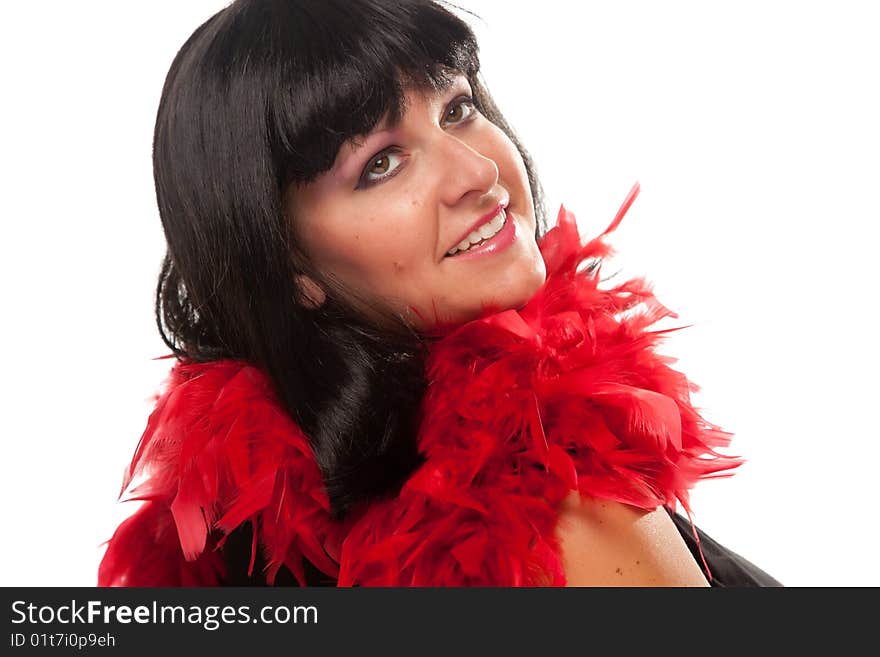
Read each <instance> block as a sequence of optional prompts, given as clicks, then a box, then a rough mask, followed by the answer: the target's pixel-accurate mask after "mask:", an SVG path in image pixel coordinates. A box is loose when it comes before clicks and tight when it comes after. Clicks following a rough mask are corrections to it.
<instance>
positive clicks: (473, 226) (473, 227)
mask: <svg viewBox="0 0 880 657" xmlns="http://www.w3.org/2000/svg"><path fill="white" fill-rule="evenodd" d="M509 204H510V199H506V200H504V201H502V202H501V203H497V204H496V205H495V207H494V208H492V209H491V210H489V212H487V213H486V214H484V215H483V216H482V217H480V218H479V219H477V220H476V221H474V223H472V224H471V227H470V228H468V229H467V230H466V231H464V232H463V233H462V234H461V235H459V237H458V239H457V240H456V241H455V242H453V243H452V244H450V245H449V247H448V248H447V249H446V250H445V251H444V252H443V254H444V255H445V254H447V253H449V252H450V251H451V250H452V249H453V248H455V246H456V245H458V244H461V242H462V240H464V238H465V237H467V236H468V235H470V234H471V233H472V232H474V231H475V230H476V229H477V228H479V227H480V226H482V225H483V224H484V223H486V222H487V221H489V220H490V219H492V218H493V217H494V216H495V215H496V214H498V213H499V212H501V209H502V208H506V207H507V206H508V205H509ZM493 239H494V238H493Z"/></svg>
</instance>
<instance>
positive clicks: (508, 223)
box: [448, 210, 517, 260]
mask: <svg viewBox="0 0 880 657" xmlns="http://www.w3.org/2000/svg"><path fill="white" fill-rule="evenodd" d="M494 216H495V215H494V214H490V215H488V218H489V219H491V218H492V217H494ZM484 223H485V220H484ZM478 225H480V224H478ZM469 234H470V233H468V235H469ZM516 238H517V231H516V221H515V220H514V217H513V215H512V214H511V213H510V211H509V210H508V211H507V218H506V219H505V220H504V225H503V226H502V227H501V230H499V231H498V232H497V233H496V234H495V235H493V236H492V237H491V238H490V239H488V240H486V241H485V242H483V243H482V244H480V245H479V246H474V247H471V248H470V249H468V250H467V251H465V252H464V253H456V254H455V255H454V256H448V258H449V259H450V260H473V259H474V258H482V257H483V256H489V255H494V254H496V253H501V252H502V251H504V250H506V249H507V248H508V247H509V246H510V245H511V244H513V243H514V242H515V241H516ZM462 239H464V238H463V237H462Z"/></svg>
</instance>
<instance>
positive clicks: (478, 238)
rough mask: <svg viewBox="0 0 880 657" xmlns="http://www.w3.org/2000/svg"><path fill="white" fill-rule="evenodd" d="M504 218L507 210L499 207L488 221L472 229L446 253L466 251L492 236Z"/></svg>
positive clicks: (453, 253) (499, 228) (502, 223)
mask: <svg viewBox="0 0 880 657" xmlns="http://www.w3.org/2000/svg"><path fill="white" fill-rule="evenodd" d="M505 219H507V212H505V210H504V208H501V211H500V212H499V213H498V214H496V215H495V216H494V217H493V218H492V219H491V220H490V221H487V222H486V223H484V224H483V225H482V226H480V227H479V228H477V229H476V230H474V231H472V232H471V234H470V235H468V236H467V237H465V238H464V239H463V240H462V241H461V242H459V243H458V244H456V245H455V246H454V247H453V248H452V249H450V250H449V251H447V252H446V255H450V256H451V255H455V254H456V253H459V252H461V251H467V250H469V249H470V248H471V247H472V246H474V245H475V244H479V243H480V242H482V241H483V240H487V239H489V238H490V237H493V236H494V235H495V234H496V233H497V232H498V231H499V230H501V227H502V226H503V225H504V220H505Z"/></svg>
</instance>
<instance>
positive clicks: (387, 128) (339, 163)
mask: <svg viewBox="0 0 880 657" xmlns="http://www.w3.org/2000/svg"><path fill="white" fill-rule="evenodd" d="M462 81H463V82H464V84H466V85H467V86H468V89H470V81H469V80H468V79H467V76H465V75H464V74H457V75H454V76H451V77H450V78H444V79H441V80H440V82H439V84H438V85H437V87H436V88H435V89H431V90H430V91H429V93H433V95H434V96H440V95H443V94H445V93H447V92H448V91H449V90H450V89H451V88H453V87H454V86H455V85H456V84H459V83H461V82H462ZM406 111H407V108H406V106H403V107H402V108H401V111H400V113H399V114H398V115H397V116H394V117H389V116H388V115H386V116H383V117H382V119H380V120H379V122H378V123H377V124H376V126H375V128H373V130H371V131H370V133H369V134H366V135H356V136H355V137H352V138H351V139H349V140H348V141H345V142H343V144H342V146H340V148H339V152H338V153H337V160H336V164H335V165H334V167H333V168H334V169H336V170H338V171H341V172H344V169H345V168H346V165H347V163H348V162H349V161H351V160H352V159H354V157H355V156H356V155H357V154H358V153H360V152H361V151H363V150H365V149H366V147H367V145H369V144H371V143H372V142H375V141H381V140H382V139H383V138H384V137H385V136H386V135H387V134H389V133H391V132H393V131H394V130H396V129H397V127H398V126H399V125H400V122H401V121H402V120H403V117H404V115H405V114H406Z"/></svg>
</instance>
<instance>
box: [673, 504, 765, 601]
mask: <svg viewBox="0 0 880 657" xmlns="http://www.w3.org/2000/svg"><path fill="white" fill-rule="evenodd" d="M666 511H667V513H669V515H670V516H671V517H672V521H673V522H674V523H675V527H676V529H678V533H679V534H681V537H682V538H683V539H684V542H685V543H686V544H687V547H688V550H690V553H691V554H692V555H693V557H694V559H695V560H696V561H697V563H698V564H700V568H702V565H703V560H702V559H701V558H700V550H699V548H698V547H697V541H696V539H694V534H693V530H692V529H691V523H690V521H689V520H688V519H687V518H685V517H683V516H681V515H679V514H678V513H675V514H673V513H671V512H669V509H667V510H666ZM696 529H697V534H698V535H699V537H700V547H701V548H702V550H703V556H704V557H706V563H707V564H709V570H710V571H711V572H712V581H711V582H710V584H711V585H712V586H714V587H719V588H729V587H751V586H782V583H781V582H779V581H777V580H776V579H774V578H773V577H771V576H770V575H768V574H767V573H765V572H764V571H763V570H761V569H760V568H758V567H757V566H756V565H755V564H753V563H751V562H750V561H749V560H748V559H745V558H743V557H741V556H740V555H738V554H737V553H736V552H734V551H733V550H728V549H727V548H726V547H724V546H723V545H721V544H720V543H718V542H717V541H716V540H714V539H713V538H712V537H711V536H709V535H708V534H706V533H705V532H704V531H703V530H702V529H700V528H699V527H697V528H696Z"/></svg>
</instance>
